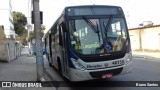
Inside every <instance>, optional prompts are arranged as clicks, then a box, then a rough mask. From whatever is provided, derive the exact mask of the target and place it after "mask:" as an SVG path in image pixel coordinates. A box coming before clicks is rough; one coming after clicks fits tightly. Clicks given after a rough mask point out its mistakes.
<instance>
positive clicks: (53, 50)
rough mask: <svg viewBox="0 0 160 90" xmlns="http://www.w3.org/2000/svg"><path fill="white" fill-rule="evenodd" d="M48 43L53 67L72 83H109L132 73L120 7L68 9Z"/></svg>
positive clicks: (46, 35)
mask: <svg viewBox="0 0 160 90" xmlns="http://www.w3.org/2000/svg"><path fill="white" fill-rule="evenodd" d="M44 39H45V46H46V56H47V59H48V61H49V64H50V65H51V66H54V67H55V68H56V69H58V71H59V72H61V74H62V75H63V76H65V77H66V78H67V79H69V80H70V81H84V80H91V79H106V78H110V77H112V76H115V75H119V74H125V73H128V72H130V71H131V69H132V53H131V46H130V38H129V33H128V28H127V24H126V20H125V16H124V13H123V10H122V8H121V7H119V6H103V5H86V6H70V7H66V8H65V9H64V10H63V12H62V14H61V15H60V17H59V18H58V19H57V20H56V22H55V23H54V24H53V26H52V27H51V29H50V30H49V31H48V32H47V33H46V34H45V35H44Z"/></svg>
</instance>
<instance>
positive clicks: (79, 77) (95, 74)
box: [69, 61, 132, 81]
mask: <svg viewBox="0 0 160 90" xmlns="http://www.w3.org/2000/svg"><path fill="white" fill-rule="evenodd" d="M131 70H132V61H131V62H129V63H128V64H127V65H122V66H117V67H112V68H106V69H97V70H84V71H81V70H77V69H73V68H70V69H69V71H70V77H69V79H70V80H71V81H85V80H92V79H104V77H103V75H110V74H111V75H112V76H115V75H119V74H125V73H129V72H131ZM112 76H111V77H112ZM106 78H108V77H106Z"/></svg>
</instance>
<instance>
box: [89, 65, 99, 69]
mask: <svg viewBox="0 0 160 90" xmlns="http://www.w3.org/2000/svg"><path fill="white" fill-rule="evenodd" d="M101 67H102V65H99V64H96V65H87V68H89V69H93V68H94V69H96V68H101Z"/></svg>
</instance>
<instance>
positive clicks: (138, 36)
mask: <svg viewBox="0 0 160 90" xmlns="http://www.w3.org/2000/svg"><path fill="white" fill-rule="evenodd" d="M129 34H130V39H131V47H132V50H144V51H160V25H155V26H149V27H141V28H134V29H130V30H129Z"/></svg>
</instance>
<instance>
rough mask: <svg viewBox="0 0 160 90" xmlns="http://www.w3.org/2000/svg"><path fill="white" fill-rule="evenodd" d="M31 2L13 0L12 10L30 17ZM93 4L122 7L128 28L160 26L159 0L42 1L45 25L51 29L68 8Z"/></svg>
mask: <svg viewBox="0 0 160 90" xmlns="http://www.w3.org/2000/svg"><path fill="white" fill-rule="evenodd" d="M29 2H31V0H12V9H13V11H19V12H22V13H24V14H25V15H26V17H30V11H31V10H32V9H31V7H32V5H31V3H29ZM93 4H95V5H115V6H121V7H122V9H123V11H124V13H125V16H126V20H127V24H128V28H136V27H138V26H139V24H141V23H143V22H144V21H152V22H153V23H154V25H159V24H160V12H159V10H158V9H159V8H160V5H159V0H40V10H41V11H43V24H44V25H45V26H46V29H49V28H50V27H51V25H53V23H54V22H55V20H56V19H57V18H58V17H59V16H60V14H61V12H62V10H63V9H64V7H66V6H75V5H93ZM28 6H29V8H28Z"/></svg>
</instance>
